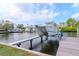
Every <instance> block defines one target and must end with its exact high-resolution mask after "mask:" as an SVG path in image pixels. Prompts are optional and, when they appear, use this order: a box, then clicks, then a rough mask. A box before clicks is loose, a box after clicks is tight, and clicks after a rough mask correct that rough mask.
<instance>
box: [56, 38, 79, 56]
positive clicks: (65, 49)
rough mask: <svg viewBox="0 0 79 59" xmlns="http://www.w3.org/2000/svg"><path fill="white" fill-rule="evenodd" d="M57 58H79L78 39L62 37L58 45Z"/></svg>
mask: <svg viewBox="0 0 79 59" xmlns="http://www.w3.org/2000/svg"><path fill="white" fill-rule="evenodd" d="M57 56H79V37H64V38H63V39H62V40H61V41H60V43H59V48H58V51H57Z"/></svg>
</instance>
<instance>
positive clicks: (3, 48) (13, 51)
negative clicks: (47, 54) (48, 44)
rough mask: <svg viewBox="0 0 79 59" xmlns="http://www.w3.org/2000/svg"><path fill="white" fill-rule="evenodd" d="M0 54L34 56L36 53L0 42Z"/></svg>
mask: <svg viewBox="0 0 79 59" xmlns="http://www.w3.org/2000/svg"><path fill="white" fill-rule="evenodd" d="M0 56H36V54H33V53H30V52H28V51H24V50H21V49H17V48H14V47H10V46H7V45H3V44H0Z"/></svg>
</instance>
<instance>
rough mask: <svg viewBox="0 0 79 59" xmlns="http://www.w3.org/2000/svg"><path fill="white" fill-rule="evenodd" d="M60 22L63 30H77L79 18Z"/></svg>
mask: <svg viewBox="0 0 79 59" xmlns="http://www.w3.org/2000/svg"><path fill="white" fill-rule="evenodd" d="M60 24H61V25H60V29H61V30H60V31H61V32H77V27H78V26H79V20H77V19H75V18H69V19H68V20H67V21H66V22H62V23H60Z"/></svg>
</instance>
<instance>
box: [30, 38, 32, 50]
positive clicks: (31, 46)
mask: <svg viewBox="0 0 79 59" xmlns="http://www.w3.org/2000/svg"><path fill="white" fill-rule="evenodd" d="M32 49H33V47H32V39H31V40H30V50H32Z"/></svg>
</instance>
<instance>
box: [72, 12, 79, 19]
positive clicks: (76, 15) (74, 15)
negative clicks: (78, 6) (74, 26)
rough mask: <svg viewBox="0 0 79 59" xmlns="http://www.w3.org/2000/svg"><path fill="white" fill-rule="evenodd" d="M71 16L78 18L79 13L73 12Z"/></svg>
mask: <svg viewBox="0 0 79 59" xmlns="http://www.w3.org/2000/svg"><path fill="white" fill-rule="evenodd" d="M71 17H72V18H76V19H78V18H79V13H76V14H73V15H72V16H71Z"/></svg>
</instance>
